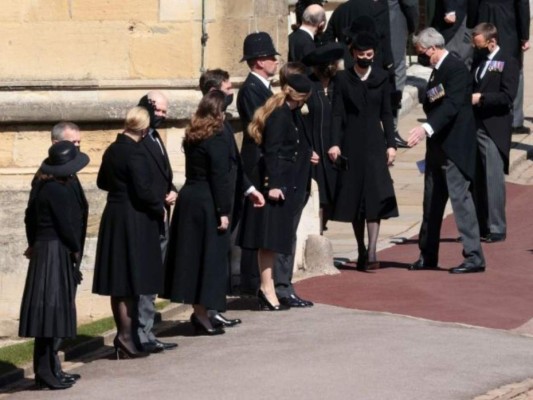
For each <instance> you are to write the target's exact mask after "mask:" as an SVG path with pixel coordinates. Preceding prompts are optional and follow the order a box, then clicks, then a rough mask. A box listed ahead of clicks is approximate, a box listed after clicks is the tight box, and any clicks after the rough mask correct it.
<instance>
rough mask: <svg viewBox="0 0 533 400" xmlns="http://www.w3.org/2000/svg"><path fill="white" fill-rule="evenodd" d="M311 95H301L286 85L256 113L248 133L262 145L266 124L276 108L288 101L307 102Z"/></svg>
mask: <svg viewBox="0 0 533 400" xmlns="http://www.w3.org/2000/svg"><path fill="white" fill-rule="evenodd" d="M310 94H311V93H310V92H309V93H300V92H297V91H296V90H294V89H293V88H292V87H290V86H289V85H284V86H283V87H282V88H281V92H279V93H276V94H275V95H274V96H271V97H270V98H269V99H268V100H267V102H266V103H265V105H264V106H262V107H259V108H258V109H257V110H256V111H255V113H254V118H253V120H252V122H250V125H248V132H249V133H250V136H251V138H252V139H253V140H254V142H255V143H257V144H261V142H262V141H263V131H264V129H265V123H266V120H267V119H268V117H270V114H272V113H273V112H274V110H275V109H276V108H279V107H281V106H282V105H283V104H284V103H285V102H286V101H287V100H293V101H306V100H307V99H308V98H309V95H310Z"/></svg>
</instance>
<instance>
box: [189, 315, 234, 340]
mask: <svg viewBox="0 0 533 400" xmlns="http://www.w3.org/2000/svg"><path fill="white" fill-rule="evenodd" d="M191 323H192V326H193V328H194V332H195V333H196V334H197V335H208V336H214V335H222V334H224V333H225V332H226V331H225V330H224V328H222V326H220V325H219V326H213V327H212V328H209V327H207V326H205V325H204V324H202V322H201V321H200V319H198V317H197V316H196V314H194V313H193V314H191Z"/></svg>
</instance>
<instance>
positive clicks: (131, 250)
mask: <svg viewBox="0 0 533 400" xmlns="http://www.w3.org/2000/svg"><path fill="white" fill-rule="evenodd" d="M149 122H150V117H149V115H148V111H146V109H144V108H142V107H134V108H132V109H131V110H130V111H129V112H128V114H127V115H126V122H125V129H124V132H122V133H121V134H118V135H117V139H116V141H115V142H114V143H112V144H111V145H110V146H109V147H108V148H107V150H106V151H105V153H104V156H103V158H102V164H101V165H100V170H99V171H98V180H97V184H98V187H99V188H100V189H102V190H105V191H107V192H108V194H107V203H106V206H105V209H104V212H103V214H102V220H101V222H100V230H99V232H98V244H97V247H96V263H95V268H94V280H93V293H97V294H100V295H104V296H111V308H112V311H113V317H114V319H115V323H116V326H117V336H116V337H115V340H114V345H115V351H116V354H117V358H118V357H119V355H123V356H127V357H140V356H147V355H148V353H145V352H138V351H137V349H136V347H135V344H134V341H133V329H134V328H133V326H132V315H134V312H135V310H136V309H137V300H136V297H137V296H139V295H142V294H153V293H158V292H159V291H160V290H161V289H162V284H163V265H162V260H161V249H160V245H159V235H160V232H161V231H162V229H163V218H164V215H165V207H164V204H163V200H164V199H162V198H158V196H157V194H156V193H155V191H154V190H152V174H151V169H150V166H149V164H148V160H147V159H146V155H145V153H144V151H143V150H142V149H141V147H140V144H139V141H140V140H141V139H142V138H143V137H144V136H145V135H146V133H147V132H148V125H149Z"/></svg>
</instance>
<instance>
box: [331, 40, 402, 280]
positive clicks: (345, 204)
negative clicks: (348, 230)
mask: <svg viewBox="0 0 533 400" xmlns="http://www.w3.org/2000/svg"><path fill="white" fill-rule="evenodd" d="M376 46H377V38H376V37H375V36H373V35H372V34H371V33H367V32H363V33H359V34H358V35H356V36H355V38H354V40H353V41H352V45H351V48H350V51H351V54H352V56H353V57H354V60H355V66H354V67H353V68H351V69H349V70H346V71H343V72H342V73H339V74H337V81H336V88H337V90H336V91H335V94H334V98H333V144H334V146H332V147H331V149H330V150H329V151H328V153H329V155H330V157H331V159H332V160H333V161H335V160H336V159H337V157H338V156H339V155H341V152H342V155H343V156H346V157H347V158H348V164H349V168H348V170H346V171H342V172H341V173H340V174H339V178H338V181H337V189H336V196H335V197H336V200H335V209H334V212H333V217H332V219H334V220H337V221H343V222H351V223H352V225H353V229H354V233H355V238H356V240H357V247H358V254H359V256H358V259H357V268H358V269H360V270H365V269H367V268H378V267H379V263H378V262H377V258H376V245H377V239H378V235H379V227H380V222H381V219H386V218H391V217H397V216H398V207H397V203H396V196H395V194H394V187H393V184H392V178H391V176H390V172H389V166H391V165H392V163H393V162H394V159H395V157H396V143H395V140H394V126H393V121H392V111H391V106H390V87H389V81H388V79H389V77H388V74H387V73H386V72H385V71H383V70H382V69H380V68H379V67H377V66H375V65H373V64H372V62H373V58H374V54H375V50H376ZM365 221H366V225H367V229H368V250H367V249H366V247H365V233H364V230H365ZM369 263H371V264H369Z"/></svg>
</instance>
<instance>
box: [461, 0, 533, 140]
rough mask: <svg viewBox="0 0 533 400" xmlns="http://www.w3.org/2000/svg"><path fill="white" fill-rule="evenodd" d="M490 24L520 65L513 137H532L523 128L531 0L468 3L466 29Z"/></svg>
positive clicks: (506, 51) (514, 107)
mask: <svg viewBox="0 0 533 400" xmlns="http://www.w3.org/2000/svg"><path fill="white" fill-rule="evenodd" d="M481 22H490V23H491V24H493V25H494V26H495V27H496V29H498V37H499V41H498V43H499V44H500V45H501V48H502V50H503V51H504V52H505V53H507V54H508V55H510V56H511V57H514V58H515V60H516V61H517V62H518V64H519V65H520V75H519V80H518V91H517V94H516V97H515V100H514V104H513V133H530V128H529V127H526V126H524V71H523V61H524V52H525V51H527V50H529V24H530V9H529V0H468V8H467V21H466V25H467V27H471V28H472V27H474V26H476V25H477V24H479V23H481Z"/></svg>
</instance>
